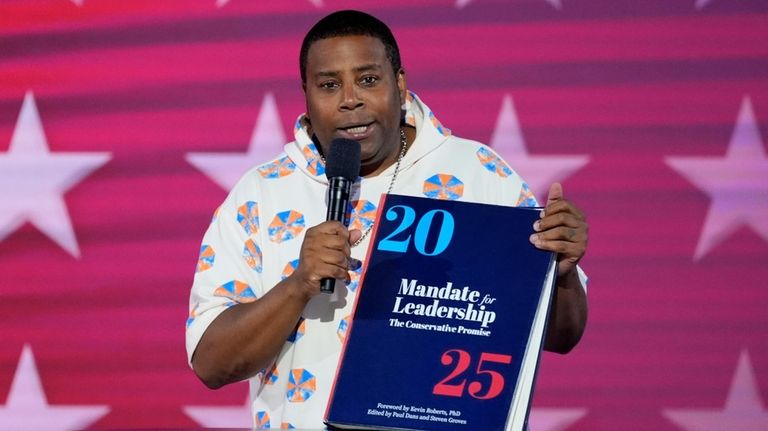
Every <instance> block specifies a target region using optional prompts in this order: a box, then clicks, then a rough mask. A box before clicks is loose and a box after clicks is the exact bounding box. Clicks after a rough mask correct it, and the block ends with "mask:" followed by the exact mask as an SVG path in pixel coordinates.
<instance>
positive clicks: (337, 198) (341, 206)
mask: <svg viewBox="0 0 768 431" xmlns="http://www.w3.org/2000/svg"><path fill="white" fill-rule="evenodd" d="M359 173H360V143H359V142H357V141H353V140H351V139H341V138H339V139H334V140H333V141H331V149H330V150H329V151H328V154H327V156H326V163H325V176H327V177H328V212H327V213H326V214H325V219H326V220H335V221H340V222H341V223H343V224H344V226H349V222H348V221H347V211H348V209H349V189H350V187H351V186H352V183H354V182H355V179H357V176H358V174H359ZM335 283H336V280H334V279H333V278H324V279H322V280H320V291H321V292H325V293H333V287H334V284H335Z"/></svg>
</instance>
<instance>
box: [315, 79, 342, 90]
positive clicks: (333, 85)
mask: <svg viewBox="0 0 768 431" xmlns="http://www.w3.org/2000/svg"><path fill="white" fill-rule="evenodd" d="M319 87H320V88H321V89H323V90H335V89H337V88H339V83H338V82H336V81H324V82H321V83H320V85H319Z"/></svg>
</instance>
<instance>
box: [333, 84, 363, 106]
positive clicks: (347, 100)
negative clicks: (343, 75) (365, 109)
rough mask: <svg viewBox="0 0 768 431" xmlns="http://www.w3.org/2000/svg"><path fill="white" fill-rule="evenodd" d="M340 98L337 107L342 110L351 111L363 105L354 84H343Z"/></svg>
mask: <svg viewBox="0 0 768 431" xmlns="http://www.w3.org/2000/svg"><path fill="white" fill-rule="evenodd" d="M341 98H342V99H341V105H339V108H340V109H341V110H342V111H351V110H354V109H358V108H360V107H362V106H363V100H362V99H361V98H360V94H359V93H358V91H357V87H356V86H354V85H346V86H344V87H343V89H342V92H341Z"/></svg>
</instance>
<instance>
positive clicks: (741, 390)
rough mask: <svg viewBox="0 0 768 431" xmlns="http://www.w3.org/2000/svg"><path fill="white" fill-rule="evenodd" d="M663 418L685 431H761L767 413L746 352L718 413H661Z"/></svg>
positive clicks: (767, 422)
mask: <svg viewBox="0 0 768 431" xmlns="http://www.w3.org/2000/svg"><path fill="white" fill-rule="evenodd" d="M664 416H666V417H667V419H669V420H671V421H672V422H674V423H675V424H677V425H679V426H680V427H682V428H684V429H686V430H688V431H720V430H726V429H727V430H732V431H765V430H768V410H766V409H765V408H763V406H762V403H761V401H760V393H759V391H758V388H757V379H756V378H755V371H754V370H753V369H752V364H751V362H750V360H749V353H747V351H746V350H744V351H742V352H741V356H740V357H739V365H738V367H737V368H736V374H734V376H733V381H732V382H731V389H730V392H729V393H728V398H727V399H726V400H725V407H723V408H722V409H696V410H693V409H665V410H664Z"/></svg>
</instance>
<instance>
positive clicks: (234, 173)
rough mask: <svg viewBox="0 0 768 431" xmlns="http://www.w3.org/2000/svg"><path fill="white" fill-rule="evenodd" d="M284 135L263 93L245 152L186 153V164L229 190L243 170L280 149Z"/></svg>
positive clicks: (272, 101) (272, 103) (268, 96)
mask: <svg viewBox="0 0 768 431" xmlns="http://www.w3.org/2000/svg"><path fill="white" fill-rule="evenodd" d="M284 145H285V135H284V134H283V126H282V124H281V123H280V117H279V115H278V113H277V103H275V96H273V95H272V94H271V93H267V94H266V95H265V96H264V100H263V101H262V103H261V112H259V118H258V120H256V126H255V127H254V129H253V135H252V136H251V143H250V145H249V146H248V151H247V152H245V153H188V154H187V156H186V159H187V161H188V162H189V163H191V164H192V165H193V166H195V167H196V168H197V169H199V170H201V171H202V172H203V173H204V174H205V175H206V176H208V178H210V179H211V180H212V181H214V182H215V183H216V184H218V185H219V186H221V187H222V188H223V189H224V190H227V191H229V190H230V189H231V188H232V187H233V186H234V185H235V183H236V182H237V180H239V179H240V177H242V176H243V174H245V172H246V171H247V170H248V169H250V168H252V167H254V166H256V165H258V164H260V163H262V162H264V161H266V160H267V159H268V158H269V157H273V156H276V155H277V154H279V153H280V152H281V151H282V150H283V146H284Z"/></svg>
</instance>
